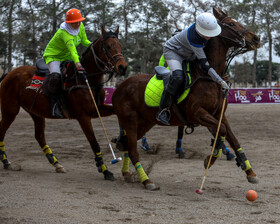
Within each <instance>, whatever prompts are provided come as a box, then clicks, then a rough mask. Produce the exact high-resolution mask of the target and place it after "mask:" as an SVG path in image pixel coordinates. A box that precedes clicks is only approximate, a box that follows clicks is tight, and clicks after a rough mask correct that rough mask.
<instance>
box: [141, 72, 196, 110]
mask: <svg viewBox="0 0 280 224" xmlns="http://www.w3.org/2000/svg"><path fill="white" fill-rule="evenodd" d="M188 76H189V84H190V83H191V77H190V75H189V74H188ZM163 89H164V85H163V80H159V79H157V78H156V75H154V76H153V77H152V78H151V79H150V81H149V82H148V84H147V86H146V89H145V93H144V99H145V103H146V105H147V106H149V107H158V106H159V104H160V99H161V95H162V92H163ZM189 92H190V89H186V90H185V91H184V93H183V94H182V95H181V96H180V97H179V98H178V99H177V104H179V103H181V102H182V101H183V100H184V99H185V98H186V97H187V96H188V94H189Z"/></svg>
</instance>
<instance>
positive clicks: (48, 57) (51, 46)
mask: <svg viewBox="0 0 280 224" xmlns="http://www.w3.org/2000/svg"><path fill="white" fill-rule="evenodd" d="M80 43H81V44H82V45H83V46H85V47H88V46H89V45H90V43H91V42H90V41H89V40H88V39H87V35H86V32H85V27H84V24H83V23H81V25H80V31H79V33H78V35H77V36H73V35H71V34H69V33H68V32H67V31H66V30H64V29H59V30H58V31H57V32H56V33H55V35H54V36H53V38H52V39H51V40H50V42H49V43H48V45H47V47H46V49H45V52H44V55H43V58H44V60H45V62H46V64H48V63H50V62H52V61H68V60H69V61H71V60H72V61H74V62H75V64H76V63H77V62H79V61H80V60H79V55H78V52H77V49H76V47H77V46H78V45H79V44H80Z"/></svg>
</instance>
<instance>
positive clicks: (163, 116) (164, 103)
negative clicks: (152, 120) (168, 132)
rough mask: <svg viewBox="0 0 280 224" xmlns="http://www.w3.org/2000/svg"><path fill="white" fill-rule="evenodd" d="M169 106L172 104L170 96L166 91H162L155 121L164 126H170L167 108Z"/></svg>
mask: <svg viewBox="0 0 280 224" xmlns="http://www.w3.org/2000/svg"><path fill="white" fill-rule="evenodd" d="M171 104H172V96H171V94H170V93H169V92H168V91H167V90H166V89H164V90H163V93H162V96H161V100H160V105H159V108H158V109H159V110H158V113H157V117H156V119H157V120H158V121H160V122H161V123H163V124H165V125H170V124H169V119H170V111H169V107H170V106H171Z"/></svg>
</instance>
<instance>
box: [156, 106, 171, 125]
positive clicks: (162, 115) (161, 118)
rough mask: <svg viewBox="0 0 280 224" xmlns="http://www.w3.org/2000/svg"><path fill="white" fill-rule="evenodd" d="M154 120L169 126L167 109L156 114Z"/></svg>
mask: <svg viewBox="0 0 280 224" xmlns="http://www.w3.org/2000/svg"><path fill="white" fill-rule="evenodd" d="M156 119H157V120H158V121H160V122H161V123H163V124H165V125H170V123H169V119H170V111H169V109H168V108H164V109H163V110H161V111H159V112H158V114H157V117H156Z"/></svg>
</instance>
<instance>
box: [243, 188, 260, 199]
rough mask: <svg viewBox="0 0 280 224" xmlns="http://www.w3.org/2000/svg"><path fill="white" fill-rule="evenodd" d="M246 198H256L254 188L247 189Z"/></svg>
mask: <svg viewBox="0 0 280 224" xmlns="http://www.w3.org/2000/svg"><path fill="white" fill-rule="evenodd" d="M246 198H247V200H248V201H255V200H257V198H258V194H257V192H256V191H254V190H249V191H248V192H247V194H246Z"/></svg>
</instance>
